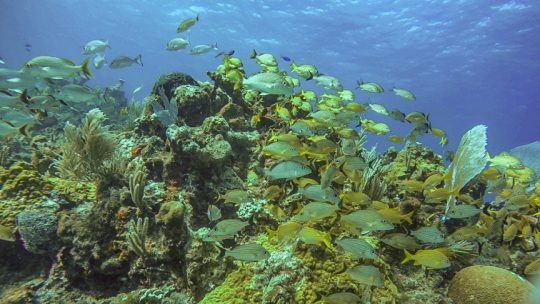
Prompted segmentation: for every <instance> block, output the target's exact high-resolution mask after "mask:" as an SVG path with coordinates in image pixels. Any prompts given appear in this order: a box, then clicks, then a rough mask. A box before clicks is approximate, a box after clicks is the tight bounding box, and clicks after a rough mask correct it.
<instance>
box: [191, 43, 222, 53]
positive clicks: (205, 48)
mask: <svg viewBox="0 0 540 304" xmlns="http://www.w3.org/2000/svg"><path fill="white" fill-rule="evenodd" d="M211 50H216V51H217V50H218V46H217V43H213V44H199V45H196V46H194V47H192V48H191V50H189V54H190V55H200V54H204V53H208V52H210V51H211Z"/></svg>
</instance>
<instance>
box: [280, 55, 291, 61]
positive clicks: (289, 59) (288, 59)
mask: <svg viewBox="0 0 540 304" xmlns="http://www.w3.org/2000/svg"><path fill="white" fill-rule="evenodd" d="M281 59H283V60H284V61H287V62H289V61H291V57H289V56H284V55H281Z"/></svg>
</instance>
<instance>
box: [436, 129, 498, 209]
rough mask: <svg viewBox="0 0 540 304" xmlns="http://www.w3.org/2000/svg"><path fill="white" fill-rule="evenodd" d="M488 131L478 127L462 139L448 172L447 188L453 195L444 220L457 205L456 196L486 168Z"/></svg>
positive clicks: (447, 205) (449, 200) (449, 199)
mask: <svg viewBox="0 0 540 304" xmlns="http://www.w3.org/2000/svg"><path fill="white" fill-rule="evenodd" d="M486 131H487V127H486V126H485V125H478V126H475V127H474V128H472V129H471V130H469V131H468V132H467V133H465V135H463V137H461V141H460V142H459V146H458V149H457V151H456V155H455V157H454V160H453V161H452V163H451V164H450V166H449V167H448V169H447V170H446V176H447V178H446V179H445V187H446V188H447V189H449V190H450V191H451V192H452V194H451V195H450V197H449V198H448V201H447V203H446V209H445V212H444V219H446V215H447V214H448V211H449V210H450V209H452V208H453V207H454V205H455V194H457V193H459V191H460V190H461V189H462V188H463V187H464V186H465V185H466V184H467V183H468V182H469V181H470V180H471V179H473V178H474V177H475V176H476V175H478V174H479V173H480V172H482V170H484V167H485V166H486V163H487V161H488V157H487V154H486V144H487V133H486Z"/></svg>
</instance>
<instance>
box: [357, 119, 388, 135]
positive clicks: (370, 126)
mask: <svg viewBox="0 0 540 304" xmlns="http://www.w3.org/2000/svg"><path fill="white" fill-rule="evenodd" d="M362 126H363V127H364V130H366V131H368V132H371V133H373V134H377V135H384V134H386V133H388V132H390V127H389V126H388V125H387V124H385V123H384V122H374V121H372V120H369V119H363V120H362Z"/></svg>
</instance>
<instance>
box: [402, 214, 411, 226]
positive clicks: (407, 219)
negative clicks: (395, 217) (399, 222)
mask: <svg viewBox="0 0 540 304" xmlns="http://www.w3.org/2000/svg"><path fill="white" fill-rule="evenodd" d="M413 213H414V211H411V212H409V213H407V214H405V217H404V218H403V219H404V220H405V222H407V223H409V224H411V225H412V215H413Z"/></svg>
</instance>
